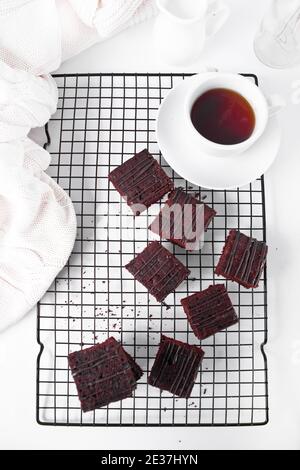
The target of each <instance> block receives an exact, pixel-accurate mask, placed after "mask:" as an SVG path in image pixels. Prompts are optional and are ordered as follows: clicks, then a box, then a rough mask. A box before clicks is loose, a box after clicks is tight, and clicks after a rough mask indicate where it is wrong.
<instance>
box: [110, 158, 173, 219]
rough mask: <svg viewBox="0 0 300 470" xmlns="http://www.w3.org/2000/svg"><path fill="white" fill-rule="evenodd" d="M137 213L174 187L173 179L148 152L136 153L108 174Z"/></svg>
mask: <svg viewBox="0 0 300 470" xmlns="http://www.w3.org/2000/svg"><path fill="white" fill-rule="evenodd" d="M108 178H109V180H110V181H111V183H112V184H113V185H114V187H115V188H116V190H117V191H118V192H119V193H120V195H121V196H122V197H123V198H124V199H125V200H126V202H127V204H128V206H130V207H131V209H132V211H133V213H134V214H135V215H139V214H140V213H141V212H143V211H144V210H146V209H147V208H148V207H150V206H151V204H154V203H155V202H157V201H159V199H161V198H162V197H163V196H164V195H165V194H167V193H168V192H169V191H171V190H172V189H173V187H174V185H173V181H172V180H171V179H170V178H169V177H168V176H167V175H166V173H165V172H164V170H163V169H162V168H161V166H160V165H159V164H158V162H157V161H156V160H155V158H153V156H152V155H151V154H150V153H149V152H148V150H143V151H142V152H140V153H138V154H136V155H134V157H132V158H130V159H129V160H127V162H125V163H123V164H122V165H120V166H119V167H118V168H116V169H115V170H113V171H112V172H111V173H110V174H109V175H108Z"/></svg>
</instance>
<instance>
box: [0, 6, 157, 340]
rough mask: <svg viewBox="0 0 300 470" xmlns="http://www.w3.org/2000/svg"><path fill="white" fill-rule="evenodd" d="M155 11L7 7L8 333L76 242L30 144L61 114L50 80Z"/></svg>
mask: <svg viewBox="0 0 300 470" xmlns="http://www.w3.org/2000/svg"><path fill="white" fill-rule="evenodd" d="M154 12H155V2H154V0H102V1H98V0H69V1H68V0H0V331H1V330H3V329H5V328H6V327H8V326H9V325H11V324H12V323H14V322H16V321H17V320H19V319H20V318H21V317H22V316H24V315H25V314H26V313H27V312H28V311H29V310H30V309H31V308H32V307H33V306H34V305H35V304H36V303H37V301H38V300H39V299H40V298H41V297H42V296H43V294H44V293H45V292H46V290H47V289H48V287H49V286H50V285H51V283H52V282H53V280H54V278H55V276H56V275H57V274H58V272H59V271H60V270H61V269H62V268H63V266H64V265H65V264H66V262H67V259H68V257H69V255H70V253H71V250H72V248H73V245H74V241H75V236H76V215H75V212H74V209H73V205H72V202H71V200H70V199H69V197H68V195H67V194H66V193H65V192H64V191H63V190H62V189H61V188H60V187H59V186H58V185H57V184H56V183H55V182H54V181H53V180H52V179H51V178H50V177H49V176H47V175H46V173H45V172H44V171H45V170H46V169H47V168H48V166H49V163H50V155H49V154H48V152H46V151H45V150H43V149H42V148H41V147H39V146H38V145H37V144H35V143H33V142H32V141H31V140H30V139H29V138H28V137H27V136H28V133H29V131H30V129H32V128H36V127H41V126H43V125H44V124H45V123H46V122H47V121H48V120H49V118H50V116H51V114H53V113H54V112H55V110H56V104H57V89H56V84H55V82H54V80H53V79H52V77H51V76H50V75H48V74H49V73H50V72H52V71H54V70H55V69H57V68H58V67H59V65H60V63H61V61H62V60H64V59H66V58H69V57H71V56H72V55H74V54H76V53H78V52H80V51H81V50H83V49H84V48H86V47H89V46H90V45H92V44H94V43H95V42H97V41H99V40H101V39H103V38H106V37H108V36H110V35H112V34H114V33H116V32H118V31H120V30H121V29H123V28H125V27H127V26H129V25H132V24H134V23H137V22H138V21H142V20H144V19H147V18H148V17H150V16H151V15H153V14H154Z"/></svg>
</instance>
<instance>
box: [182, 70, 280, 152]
mask: <svg viewBox="0 0 300 470" xmlns="http://www.w3.org/2000/svg"><path fill="white" fill-rule="evenodd" d="M216 88H227V89H230V90H233V91H235V92H237V93H239V94H240V95H242V96H243V97H244V98H245V99H246V100H247V101H248V102H249V104H250V105H251V107H252V109H253V111H254V114H255V127H254V130H253V133H252V134H251V136H250V137H249V138H248V139H247V140H245V141H243V142H241V143H239V144H234V145H222V144H218V143H215V142H212V141H211V140H208V139H206V138H205V137H204V136H202V135H201V134H200V133H199V132H198V131H197V129H196V128H195V127H194V125H193V122H192V119H191V111H192V108H193V105H194V103H195V101H196V100H197V99H198V98H199V97H200V96H201V95H203V94H204V93H206V92H207V91H209V90H212V89H216ZM278 110H279V107H278V106H273V105H272V104H271V105H269V104H268V101H267V99H266V98H265V96H264V95H263V94H262V92H261V91H260V89H259V88H258V87H257V86H256V85H255V84H254V83H253V82H252V81H251V80H249V79H248V78H245V77H243V76H242V75H238V74H230V73H220V72H219V73H217V74H213V75H212V76H208V77H207V80H204V81H201V83H196V84H194V86H193V88H191V89H190V91H189V94H188V96H187V99H186V105H185V121H186V125H187V127H188V128H189V132H190V133H192V134H193V137H194V138H195V139H197V141H198V145H199V148H202V149H203V151H204V152H206V153H208V154H209V155H214V156H219V157H224V156H233V155H236V154H239V153H242V152H245V151H246V150H248V149H249V148H250V147H251V146H252V145H254V144H255V142H256V141H257V140H258V139H259V138H260V137H261V136H262V135H263V133H264V132H265V130H266V127H267V124H268V119H269V117H270V115H272V114H275V113H276V112H277V111H278Z"/></svg>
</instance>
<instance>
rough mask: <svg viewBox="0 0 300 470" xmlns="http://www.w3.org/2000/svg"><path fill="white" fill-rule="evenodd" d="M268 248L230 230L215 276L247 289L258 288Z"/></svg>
mask: <svg viewBox="0 0 300 470" xmlns="http://www.w3.org/2000/svg"><path fill="white" fill-rule="evenodd" d="M267 253H268V247H267V245H266V243H265V242H260V241H258V240H256V239H255V238H250V237H247V235H245V234H243V233H241V232H238V231H237V230H231V231H230V233H229V236H228V238H227V240H226V243H225V246H224V249H223V252H222V255H221V258H220V260H219V263H218V265H217V267H216V274H217V275H218V276H223V277H225V278H226V279H229V280H231V281H235V282H238V283H239V284H241V285H242V286H244V287H246V288H247V289H251V288H256V287H258V284H259V281H260V278H261V275H262V272H263V269H264V266H265V264H266V258H267Z"/></svg>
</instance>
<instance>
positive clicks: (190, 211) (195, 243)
mask: <svg viewBox="0 0 300 470" xmlns="http://www.w3.org/2000/svg"><path fill="white" fill-rule="evenodd" d="M215 215H216V211H215V210H214V209H212V208H211V207H209V206H208V205H206V204H204V203H203V202H202V201H199V199H196V198H195V197H194V196H192V195H191V194H188V193H186V192H185V191H183V189H181V188H177V189H175V190H174V191H172V192H171V193H170V194H169V199H168V200H167V202H166V204H165V205H164V207H163V208H162V210H161V212H160V213H159V215H158V216H157V217H156V219H155V220H154V221H153V222H152V224H151V225H150V227H149V229H150V230H152V232H154V233H156V234H158V235H159V236H160V237H161V238H165V239H166V240H170V241H171V242H172V243H175V244H176V245H179V246H181V247H182V248H185V249H188V250H199V249H200V248H201V241H202V239H203V235H204V232H205V231H206V230H207V229H208V227H209V224H210V223H211V221H212V219H213V218H214V217H215Z"/></svg>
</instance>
